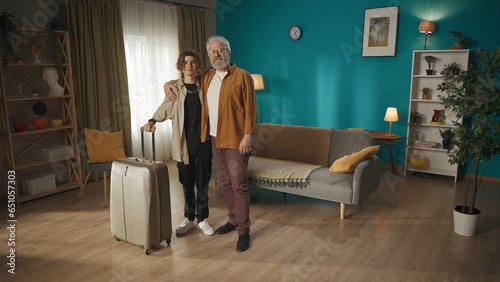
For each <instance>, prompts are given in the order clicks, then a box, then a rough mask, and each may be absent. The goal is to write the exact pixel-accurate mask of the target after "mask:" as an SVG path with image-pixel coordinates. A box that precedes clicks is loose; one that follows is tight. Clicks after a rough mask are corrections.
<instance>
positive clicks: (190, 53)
mask: <svg viewBox="0 0 500 282" xmlns="http://www.w3.org/2000/svg"><path fill="white" fill-rule="evenodd" d="M188 56H192V57H194V60H195V61H196V63H197V64H198V71H201V69H202V64H201V57H200V54H199V53H198V52H196V51H194V50H189V49H188V50H184V51H182V52H181V54H180V55H179V58H177V64H176V66H177V70H178V71H182V70H183V69H184V60H185V59H186V57H188Z"/></svg>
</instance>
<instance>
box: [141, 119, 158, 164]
mask: <svg viewBox="0 0 500 282" xmlns="http://www.w3.org/2000/svg"><path fill="white" fill-rule="evenodd" d="M151 144H152V146H153V161H155V160H156V150H155V131H154V130H151ZM141 149H142V157H143V158H146V154H145V153H144V126H141Z"/></svg>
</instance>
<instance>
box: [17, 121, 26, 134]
mask: <svg viewBox="0 0 500 282" xmlns="http://www.w3.org/2000/svg"><path fill="white" fill-rule="evenodd" d="M14 130H15V131H16V132H23V131H25V130H26V123H24V122H20V123H14Z"/></svg>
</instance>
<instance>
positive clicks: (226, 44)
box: [206, 35, 231, 53]
mask: <svg viewBox="0 0 500 282" xmlns="http://www.w3.org/2000/svg"><path fill="white" fill-rule="evenodd" d="M213 42H219V43H221V44H222V45H224V47H226V48H227V51H229V53H231V46H230V45H229V41H227V39H226V38H224V37H223V36H219V35H214V36H210V37H209V38H208V40H207V46H206V47H207V52H208V51H209V50H208V46H209V45H210V44H212V43H213Z"/></svg>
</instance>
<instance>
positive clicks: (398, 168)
mask: <svg viewBox="0 0 500 282" xmlns="http://www.w3.org/2000/svg"><path fill="white" fill-rule="evenodd" d="M382 168H384V169H387V170H389V171H392V167H391V165H390V164H382ZM403 170H404V167H403V166H401V165H397V166H396V171H403ZM467 176H471V175H468V174H459V175H458V177H459V178H465V179H467ZM471 177H472V176H471ZM483 181H486V182H493V183H500V178H497V177H487V176H485V177H483Z"/></svg>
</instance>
